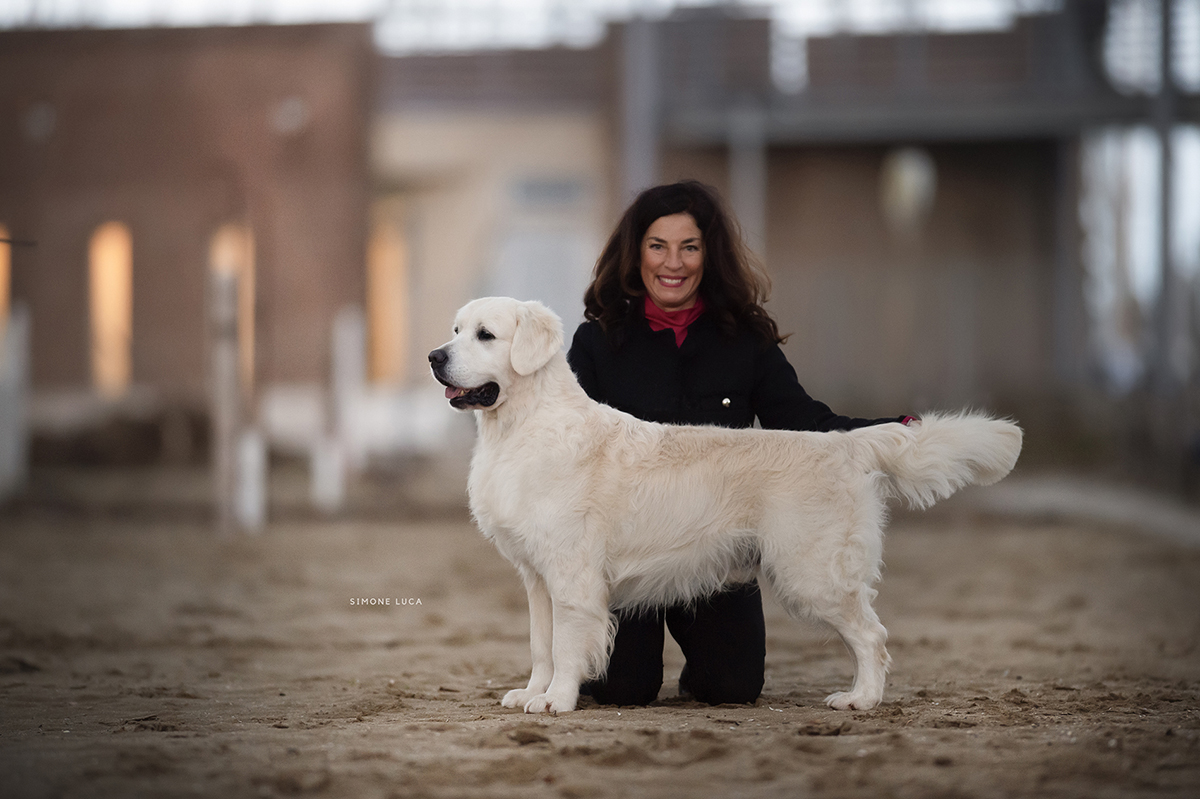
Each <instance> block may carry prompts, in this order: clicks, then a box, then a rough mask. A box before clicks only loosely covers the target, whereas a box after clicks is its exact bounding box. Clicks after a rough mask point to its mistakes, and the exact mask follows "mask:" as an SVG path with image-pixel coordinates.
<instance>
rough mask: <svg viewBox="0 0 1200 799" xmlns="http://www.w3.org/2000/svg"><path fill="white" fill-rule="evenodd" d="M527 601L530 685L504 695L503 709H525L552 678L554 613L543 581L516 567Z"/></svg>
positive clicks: (533, 574)
mask: <svg viewBox="0 0 1200 799" xmlns="http://www.w3.org/2000/svg"><path fill="white" fill-rule="evenodd" d="M518 568H519V570H520V572H521V579H522V580H523V581H524V583H525V593H526V595H527V597H528V599H529V649H530V653H531V654H532V656H533V672H532V673H531V674H530V675H529V684H528V685H526V686H525V687H524V688H514V689H513V690H511V691H509V692H508V693H507V694H505V695H504V698H503V699H501V700H500V704H501V705H503V706H504V707H525V705H526V703H528V702H529V700H530V699H532V698H533V697H535V696H537V695H538V694H542V693H545V692H546V689H547V688H549V687H550V681H551V680H552V679H553V678H554V610H553V604H552V603H551V601H550V592H549V591H548V590H547V589H546V582H545V580H543V579H542V578H541V575H539V574H538V573H537V572H535V571H533V569H531V568H529V567H528V566H521V567H518Z"/></svg>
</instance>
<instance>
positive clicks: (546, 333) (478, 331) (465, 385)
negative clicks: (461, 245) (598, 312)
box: [429, 297, 563, 411]
mask: <svg viewBox="0 0 1200 799" xmlns="http://www.w3.org/2000/svg"><path fill="white" fill-rule="evenodd" d="M562 343H563V332H562V322H561V321H559V318H558V317H557V316H556V315H555V314H554V312H553V311H551V310H550V309H549V308H547V307H546V306H545V305H542V304H541V303H540V302H520V301H518V300H514V299H510V298H508V297H485V298H484V299H480V300H473V301H471V302H469V303H467V304H466V305H464V306H463V307H462V309H461V310H460V311H459V312H458V315H457V316H455V317H454V338H452V339H450V340H449V341H448V342H446V343H445V344H443V345H442V346H441V347H438V348H437V349H436V350H434V351H433V352H431V353H429V366H430V369H432V371H433V376H434V378H436V379H437V381H438V382H439V383H441V384H442V385H444V386H445V387H446V399H448V400H450V404H451V405H452V406H454V407H455V408H458V409H459V410H464V411H466V410H476V409H483V408H495V407H496V406H498V405H500V404H501V403H503V402H504V400H505V399H506V398H507V397H508V390H509V388H510V387H511V386H512V384H513V382H514V381H516V380H517V379H519V378H521V377H527V376H529V375H531V374H533V373H534V372H536V371H537V370H539V369H541V368H542V367H543V366H545V365H546V363H547V362H549V360H550V359H551V358H552V357H553V356H554V354H555V353H557V352H558V351H559V350H560V349H562Z"/></svg>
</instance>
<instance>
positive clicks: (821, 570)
mask: <svg viewBox="0 0 1200 799" xmlns="http://www.w3.org/2000/svg"><path fill="white" fill-rule="evenodd" d="M822 521H824V520H822ZM857 521H858V524H857V525H855V526H853V527H850V528H846V529H844V531H843V533H842V534H840V535H838V534H831V532H832V530H833V529H834V528H835V523H832V522H827V523H826V524H825V525H822V527H824V529H826V530H829V531H830V533H822V534H819V535H812V536H810V537H808V539H807V540H809V541H815V542H816V543H817V545H816V546H811V547H809V548H808V549H807V551H806V550H805V549H803V548H802V547H801V546H800V545H798V544H797V543H796V541H797V538H790V539H789V538H788V537H784V536H781V537H779V538H778V539H776V540H783V541H787V542H788V543H787V544H785V545H784V546H781V547H778V548H774V549H770V550H766V551H764V553H763V557H764V562H763V574H764V575H765V576H766V577H767V578H768V579H769V580H770V582H771V585H772V587H773V588H774V591H775V596H776V597H777V598H778V600H779V602H780V604H782V605H783V607H784V609H786V610H787V611H788V613H789V614H791V615H792V617H793V618H796V619H798V620H802V619H808V620H815V621H819V622H823V623H825V624H828V625H829V626H830V627H832V628H833V629H834V630H835V631H836V632H837V634H838V635H839V636H840V637H841V639H842V641H843V643H845V645H846V648H847V649H849V650H850V654H851V655H852V656H853V658H854V685H853V687H852V688H851V689H850V690H849V691H839V692H838V693H835V694H831V695H830V696H828V697H826V699H825V702H826V704H828V705H829V706H830V707H832V708H834V709H836V710H851V709H853V710H868V709H870V708H873V707H875V706H876V705H878V704H879V703H880V702H881V701H882V700H883V689H884V681H885V678H886V677H887V670H888V665H889V664H890V662H891V658H890V656H889V655H888V653H887V647H886V646H885V644H886V642H887V630H886V629H884V627H883V624H881V623H880V621H879V616H878V615H876V613H875V609H874V608H873V607H871V602H872V600H874V598H875V594H876V591H875V589H874V588H872V587H871V586H872V584H873V583H874V582H875V580H876V579H878V574H879V563H880V555H881V553H882V532H881V530H880V529H879V525H878V524H877V523H874V522H873V520H872V519H870V518H869V517H868V518H865V519H864V518H860V519H859V520H857ZM798 538H799V540H804V538H805V536H803V535H801V536H798Z"/></svg>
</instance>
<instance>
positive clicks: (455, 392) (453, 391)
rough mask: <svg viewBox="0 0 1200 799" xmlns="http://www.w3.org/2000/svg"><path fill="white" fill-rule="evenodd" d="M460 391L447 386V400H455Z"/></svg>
mask: <svg viewBox="0 0 1200 799" xmlns="http://www.w3.org/2000/svg"><path fill="white" fill-rule="evenodd" d="M459 392H460V390H459V389H457V388H455V387H454V386H446V399H454V398H455V397H457V396H458V395H459Z"/></svg>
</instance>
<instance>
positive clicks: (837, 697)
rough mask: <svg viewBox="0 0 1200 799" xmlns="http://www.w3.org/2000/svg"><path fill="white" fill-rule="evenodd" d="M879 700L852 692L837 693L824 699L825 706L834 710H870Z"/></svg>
mask: <svg viewBox="0 0 1200 799" xmlns="http://www.w3.org/2000/svg"><path fill="white" fill-rule="evenodd" d="M878 703H880V699H878V698H871V697H866V696H863V695H862V693H854V692H853V691H838V692H836V693H830V695H829V696H827V697H826V704H828V705H829V707H830V708H833V709H834V710H870V709H871V708H874V707H875V705H877V704H878Z"/></svg>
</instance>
